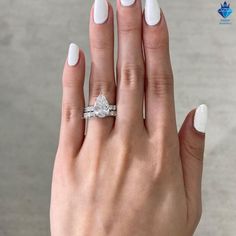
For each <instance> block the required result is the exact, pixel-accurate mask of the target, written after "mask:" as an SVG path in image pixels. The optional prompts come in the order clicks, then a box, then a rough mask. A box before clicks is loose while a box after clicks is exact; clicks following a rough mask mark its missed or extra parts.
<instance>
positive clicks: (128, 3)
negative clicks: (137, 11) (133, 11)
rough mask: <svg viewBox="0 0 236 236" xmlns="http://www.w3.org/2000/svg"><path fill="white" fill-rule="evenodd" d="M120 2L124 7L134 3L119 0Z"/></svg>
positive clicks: (129, 0) (130, 0)
mask: <svg viewBox="0 0 236 236" xmlns="http://www.w3.org/2000/svg"><path fill="white" fill-rule="evenodd" d="M120 2H121V5H123V6H124V7H128V6H131V5H133V4H134V3H135V0H120Z"/></svg>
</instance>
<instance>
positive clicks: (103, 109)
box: [94, 94, 110, 118]
mask: <svg viewBox="0 0 236 236" xmlns="http://www.w3.org/2000/svg"><path fill="white" fill-rule="evenodd" d="M109 112H110V110H109V103H108V101H107V99H106V97H105V96H104V95H102V94H100V95H99V96H98V97H97V99H96V102H95V105H94V113H95V115H96V116H97V117H99V118H104V117H106V116H108V115H109Z"/></svg>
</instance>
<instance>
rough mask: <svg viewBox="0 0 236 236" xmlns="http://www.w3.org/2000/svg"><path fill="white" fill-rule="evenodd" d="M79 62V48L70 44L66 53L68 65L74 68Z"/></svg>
mask: <svg viewBox="0 0 236 236" xmlns="http://www.w3.org/2000/svg"><path fill="white" fill-rule="evenodd" d="M78 61H79V47H78V46H77V45H76V44H74V43H71V44H70V47H69V52H68V65H69V66H75V65H76V64H77V63H78Z"/></svg>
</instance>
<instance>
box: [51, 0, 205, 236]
mask: <svg viewBox="0 0 236 236" xmlns="http://www.w3.org/2000/svg"><path fill="white" fill-rule="evenodd" d="M117 17H118V42H119V48H118V63H117V83H116V82H115V76H114V36H113V30H114V28H113V20H114V15H113V10H112V7H111V5H110V4H107V2H106V1H105V0H96V1H95V4H94V6H93V8H92V11H91V19H90V45H91V58H92V64H91V76H90V93H89V94H90V96H89V102H90V104H91V105H93V104H94V102H95V99H96V97H97V96H98V95H99V94H100V93H102V94H103V95H105V96H106V97H107V99H108V100H109V103H110V104H116V105H117V117H116V118H112V117H109V118H104V119H99V118H93V119H90V120H89V121H88V126H87V132H86V136H84V130H85V122H84V120H83V119H82V118H81V117H82V115H83V108H84V106H85V104H84V94H83V85H84V77H85V57H84V54H83V52H82V50H79V49H78V48H77V46H76V45H74V44H72V45H71V46H70V50H69V55H68V59H67V61H66V64H65V69H64V75H63V104H62V122H61V134H60V141H59V147H58V152H57V155H56V161H55V167H54V174H53V182H52V199H51V232H52V235H53V236H85V235H86V236H103V235H112V236H134V235H135V236H190V235H192V234H193V232H194V230H195V228H196V226H197V224H198V222H199V220H200V216H201V176H202V167H203V150H204V133H205V128H206V120H207V107H206V106H205V105H201V106H200V107H199V108H198V109H197V110H196V111H195V110H194V111H192V112H190V113H189V115H188V116H187V118H186V120H185V122H184V124H183V126H182V128H181V131H180V132H179V134H178V133H177V128H176V120H175V108H174V93H173V76H172V69H171V63H170V56H169V46H168V44H169V43H168V30H167V25H166V21H165V18H164V15H163V13H162V12H161V11H160V8H159V5H158V3H157V2H156V0H147V1H146V6H145V14H144V15H142V9H141V1H140V0H136V1H135V2H134V1H133V0H117ZM116 84H117V85H116ZM144 102H145V119H144V118H143V103H144Z"/></svg>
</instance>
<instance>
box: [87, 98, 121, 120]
mask: <svg viewBox="0 0 236 236" xmlns="http://www.w3.org/2000/svg"><path fill="white" fill-rule="evenodd" d="M116 115H117V107H116V105H110V104H109V102H108V101H107V99H106V97H105V96H104V95H102V94H100V95H99V96H98V97H97V98H96V101H95V104H94V106H88V107H85V108H84V115H83V118H84V119H90V118H93V117H97V118H105V117H110V116H113V117H115V116H116Z"/></svg>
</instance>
